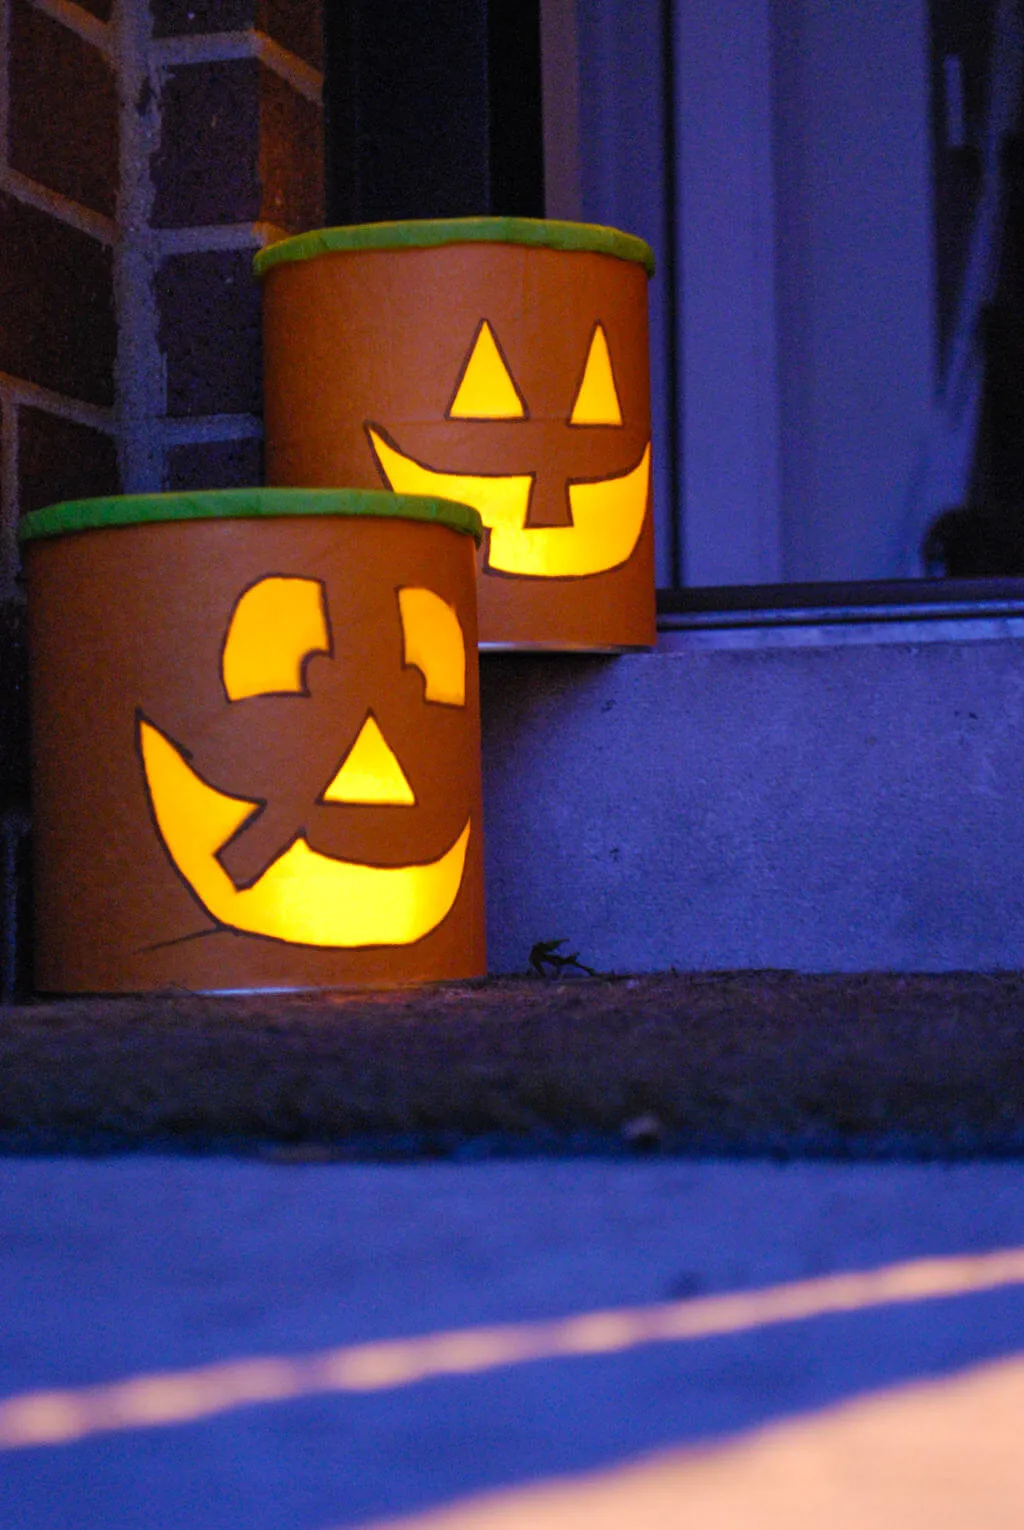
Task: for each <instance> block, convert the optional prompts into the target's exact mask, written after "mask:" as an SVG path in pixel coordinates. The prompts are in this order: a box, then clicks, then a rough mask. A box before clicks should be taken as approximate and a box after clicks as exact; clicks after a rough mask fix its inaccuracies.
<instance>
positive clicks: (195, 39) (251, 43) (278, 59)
mask: <svg viewBox="0 0 1024 1530" xmlns="http://www.w3.org/2000/svg"><path fill="white" fill-rule="evenodd" d="M150 57H151V59H152V61H153V63H154V65H156V67H157V68H158V69H169V68H173V67H174V66H175V65H176V64H181V65H184V64H220V63H230V62H231V61H232V60H235V59H246V58H255V59H259V61H260V62H261V63H263V64H265V65H266V66H267V68H268V69H272V70H273V71H274V73H275V74H279V75H280V76H281V78H282V79H283V80H285V81H287V83H288V84H289V85H291V87H292V89H293V90H295V91H297V92H298V94H299V95H301V96H305V97H306V99H307V100H309V101H313V102H314V103H315V104H316V105H317V106H319V105H320V103H321V101H322V99H323V84H324V77H323V75H322V74H321V72H320V70H319V69H314V68H313V66H312V64H307V63H304V62H303V60H302V59H300V58H299V57H298V56H297V55H296V54H294V53H289V52H288V50H287V48H282V47H281V45H280V43H276V42H274V41H273V39H272V38H270V37H268V36H267V35H266V33H264V32H202V33H198V34H196V35H194V36H191V37H161V38H157V39H155V40H154V42H153V43H152V46H151V54H150Z"/></svg>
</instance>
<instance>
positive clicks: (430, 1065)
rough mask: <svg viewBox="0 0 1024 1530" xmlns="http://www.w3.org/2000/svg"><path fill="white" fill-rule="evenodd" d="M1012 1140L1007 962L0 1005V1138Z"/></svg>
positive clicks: (13, 1142) (745, 1142) (863, 1150)
mask: <svg viewBox="0 0 1024 1530" xmlns="http://www.w3.org/2000/svg"><path fill="white" fill-rule="evenodd" d="M167 1147H172V1148H175V1147H177V1148H183V1149H188V1150H195V1151H235V1152H245V1153H251V1152H269V1153H271V1154H273V1155H275V1156H278V1157H281V1158H295V1159H297V1160H300V1161H301V1160H303V1159H308V1160H310V1161H316V1160H318V1159H321V1158H335V1157H337V1158H382V1157H383V1158H404V1157H417V1156H439V1157H446V1156H453V1157H463V1156H484V1155H488V1154H509V1153H511V1154H516V1153H518V1154H533V1153H588V1152H591V1153H592V1152H599V1153H600V1152H604V1153H607V1152H618V1153H629V1152H643V1151H646V1152H683V1153H695V1152H699V1153H751V1154H766V1153H767V1154H782V1155H789V1154H794V1155H795V1154H802V1155H824V1156H829V1155H835V1156H842V1157H845V1156H863V1157H874V1156H909V1157H919V1156H924V1157H970V1156H975V1155H996V1156H998V1155H1004V1154H1010V1155H1016V1154H1021V1153H1022V1152H1024V974H1016V973H1013V974H999V975H992V976H986V975H981V974H964V973H961V974H942V975H927V976H920V975H912V976H907V975H892V974H870V973H868V974H861V975H856V976H848V975H847V976H822V977H807V976H801V975H797V974H793V973H787V972H742V973H708V974H699V975H683V974H676V973H664V974H655V975H648V976H643V977H604V976H598V977H592V978H588V977H575V978H570V977H568V976H565V975H562V976H560V977H559V978H557V979H555V978H551V979H547V978H540V977H522V978H505V979H490V980H486V981H479V982H473V983H453V984H440V985H437V986H434V987H430V988H424V989H419V990H405V991H389V992H386V993H376V994H358V995H355V994H330V995H323V994H318V995H307V996H294V997H293V996H289V997H285V998H282V997H280V996H262V997H247V998H207V997H202V996H198V995H183V994H173V993H168V994H161V995H157V996H154V997H151V998H122V999H83V1000H77V999H76V1000H62V1001H57V1002H49V1003H34V1004H28V1005H21V1006H8V1007H3V1008H0V1149H2V1150H6V1151H8V1152H50V1151H79V1152H82V1151H84V1152H96V1151H118V1150H123V1149H129V1148H143V1149H149V1148H167Z"/></svg>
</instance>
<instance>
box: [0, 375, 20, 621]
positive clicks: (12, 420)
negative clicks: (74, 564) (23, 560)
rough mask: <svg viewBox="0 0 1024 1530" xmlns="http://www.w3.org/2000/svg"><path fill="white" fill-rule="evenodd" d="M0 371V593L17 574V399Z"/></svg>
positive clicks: (10, 590)
mask: <svg viewBox="0 0 1024 1530" xmlns="http://www.w3.org/2000/svg"><path fill="white" fill-rule="evenodd" d="M5 383H6V379H5V378H4V375H3V373H0V406H2V410H0V412H2V419H0V504H2V505H3V508H4V515H3V524H2V525H0V544H2V545H0V596H3V597H5V598H6V597H8V596H10V595H12V594H13V593H14V588H15V580H16V579H17V576H18V566H19V558H18V399H17V396H16V394H15V392H14V390H13V389H11V388H8V387H7V386H5Z"/></svg>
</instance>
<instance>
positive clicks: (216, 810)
mask: <svg viewBox="0 0 1024 1530" xmlns="http://www.w3.org/2000/svg"><path fill="white" fill-rule="evenodd" d="M139 742H140V746H141V752H142V762H143V768H144V771H145V777H146V785H147V787H148V789H149V797H150V803H151V806H152V809H153V816H154V818H155V819H156V823H157V827H158V829H159V831H160V835H161V838H162V839H163V842H164V844H165V846H166V847H167V852H168V854H169V855H170V857H171V860H172V861H173V862H174V864H175V865H176V866H177V868H178V870H179V871H180V872H181V874H182V876H183V877H184V878H185V881H186V882H187V883H188V885H189V886H190V887H191V888H192V890H193V891H194V892H195V894H196V896H197V897H198V899H199V901H200V902H201V903H202V905H203V907H204V908H205V909H206V910H207V911H208V912H209V913H210V914H211V915H212V916H213V917H214V919H216V920H218V921H219V922H220V923H221V924H224V925H228V926H229V927H230V928H232V929H236V930H245V931H246V932H247V933H249V934H252V935H268V936H270V937H272V938H273V939H276V940H285V941H288V942H290V943H291V944H292V945H305V946H333V947H345V948H349V947H353V946H404V945H411V944H412V942H413V941H415V940H419V939H420V938H421V937H422V936H424V935H426V934H428V933H429V931H430V930H433V929H435V928H436V927H437V925H439V924H440V923H441V920H442V919H444V918H445V916H446V915H447V914H448V913H449V912H450V911H451V908H452V905H453V903H454V902H455V899H456V897H457V896H458V891H459V887H460V886H461V884H462V873H463V870H464V867H465V863H466V847H467V846H468V844H469V835H470V823H469V821H468V820H467V822H466V825H465V827H464V828H463V830H462V833H461V834H460V835H459V837H458V839H456V841H455V843H454V844H453V845H451V846H450V847H449V849H448V850H446V851H445V853H444V854H443V855H442V856H440V857H439V858H438V859H437V860H436V861H429V862H427V863H426V864H424V865H409V866H367V865H363V864H361V863H360V862H357V861H343V860H338V859H335V858H334V857H332V856H327V855H321V854H320V853H319V852H318V851H316V850H311V849H310V847H309V845H308V844H307V842H306V840H305V839H304V838H303V837H302V836H301V835H300V836H299V837H298V838H297V839H295V840H293V842H292V843H291V844H290V845H289V847H288V849H287V850H285V851H283V852H282V853H281V855H279V856H278V857H277V859H276V860H274V861H272V862H271V864H270V865H269V866H268V867H267V869H266V871H264V872H263V874H262V875H261V876H260V877H259V878H257V880H256V881H255V882H254V883H253V884H252V886H251V887H245V888H241V889H239V888H236V887H235V884H234V883H233V882H232V880H231V878H230V877H229V876H228V874H227V872H226V871H225V870H224V868H223V867H222V866H221V864H220V862H219V861H218V860H217V852H218V850H220V849H221V848H222V846H223V845H224V844H225V843H226V841H227V839H229V838H230V836H231V833H233V832H234V830H235V829H236V828H237V827H238V826H239V824H240V823H242V822H244V819H245V817H246V816H248V813H249V812H250V811H251V809H252V806H253V805H252V804H251V803H248V802H245V803H243V802H241V801H240V800H239V799H238V798H236V797H229V796H227V795H226V794H225V793H223V792H220V791H218V790H217V789H216V788H215V787H212V786H210V785H208V783H207V782H205V781H203V780H202V779H201V778H200V777H199V776H198V775H197V774H196V773H195V771H194V770H193V769H192V767H191V766H190V765H189V764H188V763H187V761H186V760H185V758H184V756H183V755H182V754H181V752H180V750H179V749H178V748H177V746H176V745H175V744H173V743H172V742H171V740H170V739H168V738H165V737H164V735H163V734H162V733H161V732H160V731H159V730H158V729H157V728H154V727H153V726H152V724H151V723H148V722H146V720H145V719H144V718H141V719H140V721H139ZM227 824H230V825H232V827H231V828H230V829H229V831H228V833H226V834H225V833H224V832H223V829H224V826H225V825H227Z"/></svg>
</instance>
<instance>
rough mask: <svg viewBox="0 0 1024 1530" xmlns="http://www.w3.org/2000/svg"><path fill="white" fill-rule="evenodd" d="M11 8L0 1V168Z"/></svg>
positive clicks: (6, 139)
mask: <svg viewBox="0 0 1024 1530" xmlns="http://www.w3.org/2000/svg"><path fill="white" fill-rule="evenodd" d="M10 69H11V7H10V3H9V0H0V167H2V166H4V165H6V164H7V155H8V151H9V144H10V121H9V119H10V110H11V86H10Z"/></svg>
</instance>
